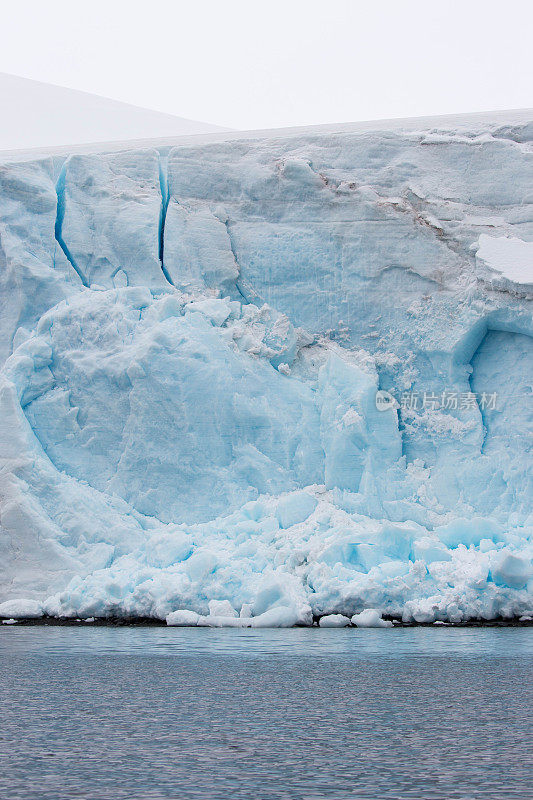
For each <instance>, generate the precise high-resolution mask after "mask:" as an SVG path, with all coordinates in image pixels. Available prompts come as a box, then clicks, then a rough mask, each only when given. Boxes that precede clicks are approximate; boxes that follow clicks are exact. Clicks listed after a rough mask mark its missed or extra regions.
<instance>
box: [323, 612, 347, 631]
mask: <svg viewBox="0 0 533 800" xmlns="http://www.w3.org/2000/svg"><path fill="white" fill-rule="evenodd" d="M318 624H319V625H320V627H321V628H345V627H346V626H347V625H349V624H350V618H349V617H345V616H344V615H343V614H326V615H325V616H323V617H320V620H319V622H318Z"/></svg>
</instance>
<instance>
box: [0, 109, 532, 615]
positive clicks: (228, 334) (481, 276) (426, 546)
mask: <svg viewBox="0 0 533 800" xmlns="http://www.w3.org/2000/svg"><path fill="white" fill-rule="evenodd" d="M530 131H531V127H530V126H529V125H527V124H523V125H520V124H514V125H513V126H504V125H500V126H497V125H490V124H486V123H483V124H481V123H480V124H479V125H478V126H477V127H476V126H475V125H472V126H471V127H470V128H466V129H465V127H464V126H462V127H461V130H460V131H458V130H454V129H453V128H450V127H449V126H448V127H446V126H443V127H439V128H438V129H436V128H432V129H427V130H421V131H418V132H417V131H413V130H410V131H403V132H402V131H399V130H396V131H381V132H379V131H376V132H372V133H370V132H368V133H361V134H353V133H344V132H340V133H332V132H330V133H327V134H324V135H320V134H311V133H306V134H302V135H300V136H298V135H292V136H290V137H288V138H286V139H264V140H262V139H254V140H253V141H252V140H250V141H239V140H237V141H228V142H217V143H212V144H204V145H199V146H197V147H190V146H187V147H185V146H183V147H176V148H174V149H172V150H171V151H170V152H169V153H168V152H166V151H165V152H160V151H158V150H153V149H152V150H138V151H130V152H118V153H112V154H111V153H105V154H92V155H88V154H85V155H83V154H77V155H72V156H71V157H69V158H66V159H64V158H59V157H50V158H44V159H42V160H39V161H35V162H28V161H19V162H17V163H13V164H0V242H1V248H0V299H1V303H2V314H1V319H0V363H1V364H3V366H2V367H1V370H0V550H1V553H2V560H1V564H0V616H5V617H9V618H18V617H22V616H34V615H35V614H43V613H46V614H54V615H62V616H73V617H82V618H89V617H94V616H106V615H137V616H138V615H141V616H154V617H158V618H160V619H167V622H168V624H171V625H184V624H185V625H188V624H194V625H214V626H244V627H261V626H263V627H264V626H268V625H275V626H287V625H294V624H311V623H312V621H313V618H316V617H320V618H321V625H322V627H328V626H329V627H334V626H343V625H346V624H348V623H349V620H350V619H351V621H352V624H354V625H358V626H385V625H387V623H386V621H384V620H383V619H382V616H383V615H389V616H395V617H402V618H403V619H404V620H417V621H427V622H430V621H435V620H443V621H452V622H453V621H460V620H463V619H468V618H471V617H477V618H485V619H489V618H493V617H495V616H507V617H512V616H521V615H527V614H528V613H531V609H532V605H533V603H532V600H533V568H532V560H531V559H532V544H531V534H532V516H531V496H532V487H531V432H532V411H531V393H532V389H531V387H532V385H533V358H532V349H533V346H532V338H531V337H532V334H533V320H532V315H531V296H530V294H529V288H528V285H527V284H528V283H530V281H529V280H527V281H526V280H524V279H523V272H522V270H521V269H520V272H519V273H518V272H517V271H516V270H518V267H519V266H520V265H522V266H523V265H524V264H525V263H526V262H525V261H524V259H523V258H522V255H521V254H522V253H524V254H525V253H526V251H528V250H530V248H531V244H530V241H531V239H532V238H533V218H532V215H531V210H530V206H528V203H527V201H528V196H529V195H530V190H531V181H530V180H529V179H528V176H529V173H528V171H527V170H528V167H529V164H530V158H531V151H530V144H529V143H528V142H529V139H530ZM489 240H490V241H489ZM502 242H505V243H506V244H502ZM516 242H519V244H516ZM502 247H503V248H504V250H502ZM528 263H530V262H528ZM495 270H497V271H498V273H501V274H502V276H503V278H504V279H501V280H500V279H499V278H498V276H497V273H496V272H495ZM495 275H496V278H495ZM526 277H527V275H526Z"/></svg>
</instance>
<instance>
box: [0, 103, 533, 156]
mask: <svg viewBox="0 0 533 800" xmlns="http://www.w3.org/2000/svg"><path fill="white" fill-rule="evenodd" d="M532 120H533V109H528V108H524V109H509V110H507V111H481V112H475V113H471V114H444V115H440V116H426V117H400V118H397V119H382V120H368V121H361V122H345V123H334V124H325V125H307V126H297V127H292V128H265V129H259V130H249V131H239V130H235V131H221V132H214V133H207V134H206V133H203V134H189V135H184V136H175V137H171V138H168V137H167V138H159V139H131V140H123V141H109V142H94V143H90V142H88V143H87V144H83V145H65V146H61V147H41V148H30V149H27V150H4V151H0V162H1V161H9V160H11V159H17V160H18V159H24V160H28V159H34V158H39V157H42V156H64V157H66V156H67V155H69V154H72V153H83V154H95V153H105V152H113V151H118V150H124V149H128V150H129V149H135V150H146V149H151V148H156V149H158V150H159V151H160V152H161V153H162V154H168V152H169V151H170V150H171V149H172V148H173V147H180V146H199V145H204V144H209V143H214V144H216V143H219V142H231V141H235V140H240V139H243V140H253V139H263V138H266V139H278V138H280V139H283V138H286V137H289V136H298V135H302V136H313V135H322V134H337V133H356V134H357V133H381V132H384V131H398V132H399V131H406V132H407V131H417V130H432V129H437V130H439V129H444V130H452V131H455V130H457V129H458V128H459V129H460V128H462V127H463V126H464V127H466V128H473V129H475V128H476V127H477V128H478V129H479V130H483V129H486V128H488V127H491V128H495V129H496V131H498V130H499V129H500V128H501V129H505V128H506V127H511V126H520V125H522V124H524V123H527V122H531V121H532Z"/></svg>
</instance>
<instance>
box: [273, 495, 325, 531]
mask: <svg viewBox="0 0 533 800" xmlns="http://www.w3.org/2000/svg"><path fill="white" fill-rule="evenodd" d="M316 506H317V500H316V499H315V498H314V497H311V495H310V494H308V493H307V492H292V494H289V495H286V496H285V497H282V498H281V499H280V500H279V501H278V507H277V509H276V516H277V518H278V520H279V524H280V525H281V527H282V528H291V527H292V526H293V525H297V524H298V523H299V522H305V520H306V519H307V518H308V517H309V516H310V515H311V514H312V513H313V511H314V510H315V508H316Z"/></svg>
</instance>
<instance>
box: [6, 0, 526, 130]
mask: <svg viewBox="0 0 533 800" xmlns="http://www.w3.org/2000/svg"><path fill="white" fill-rule="evenodd" d="M0 10H1V31H2V45H1V48H0V71H1V72H9V73H14V74H17V75H22V76H24V77H27V78H34V79H37V80H41V81H47V82H50V83H56V84H59V85H62V86H68V87H71V88H75V89H82V90H84V91H87V92H94V93H96V94H100V95H104V96H107V97H112V98H115V99H117V100H122V101H124V102H128V103H133V104H135V105H139V106H144V107H146V108H152V109H157V110H159V111H164V112H167V113H171V114H177V115H179V116H183V117H189V118H191V119H198V120H204V121H206V122H212V123H216V124H218V125H224V126H228V127H233V128H240V129H251V128H269V127H282V126H286V125H307V124H319V123H328V122H352V121H357V120H365V119H380V118H390V117H408V116H420V115H430V114H446V113H454V112H466V111H489V110H496V109H506V108H519V107H525V106H532V105H533V98H532V90H531V87H532V80H531V79H532V74H531V73H532V70H531V50H532V47H531V38H532V37H531V31H532V25H533V2H531V0H462V1H461V2H460V1H457V2H456V1H455V0H433V1H432V0H423V1H421V0H374V1H373V2H372V0H370V1H369V0H364V2H363V1H361V2H359V0H322V1H321V2H318V1H317V0H268V2H264V0H173V1H172V0H168V1H166V2H165V1H163V0H150V2H147V0H143V1H142V2H138V1H136V0H127V1H126V0H91V2H83V3H82V2H76V0H66V1H64V0H45V1H44V2H43V0H18V2H17V3H15V2H13V0H0Z"/></svg>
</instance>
